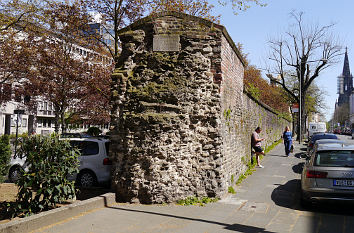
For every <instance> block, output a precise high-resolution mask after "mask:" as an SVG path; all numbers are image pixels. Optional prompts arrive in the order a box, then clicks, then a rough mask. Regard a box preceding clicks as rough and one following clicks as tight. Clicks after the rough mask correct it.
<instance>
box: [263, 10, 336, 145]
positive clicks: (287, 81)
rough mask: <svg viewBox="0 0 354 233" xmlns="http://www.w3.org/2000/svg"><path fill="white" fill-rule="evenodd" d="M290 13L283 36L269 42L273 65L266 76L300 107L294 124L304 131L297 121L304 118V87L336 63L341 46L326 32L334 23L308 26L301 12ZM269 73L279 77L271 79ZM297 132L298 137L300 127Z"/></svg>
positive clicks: (302, 120)
mask: <svg viewBox="0 0 354 233" xmlns="http://www.w3.org/2000/svg"><path fill="white" fill-rule="evenodd" d="M291 16H292V18H293V19H294V20H295V24H294V25H292V28H291V29H290V30H289V31H287V32H286V33H285V36H284V37H282V38H280V39H278V40H271V41H270V42H269V43H270V60H271V61H272V62H273V66H272V67H273V68H272V69H269V70H268V72H269V74H268V75H267V76H268V78H270V79H271V80H272V81H274V82H276V83H278V84H279V85H280V86H281V87H282V88H283V89H284V90H285V91H286V92H287V93H288V94H289V95H290V96H291V98H292V99H294V100H295V102H297V103H300V105H301V106H302V108H301V111H300V117H299V122H298V124H299V125H302V127H301V131H302V132H304V124H301V123H302V122H304V120H305V111H304V109H305V108H304V106H305V99H306V96H307V95H308V90H309V88H310V86H311V84H312V83H313V82H314V80H315V79H316V78H318V77H319V75H320V73H322V71H323V70H325V69H326V68H328V67H329V66H331V65H333V64H334V63H336V62H338V60H337V58H338V56H339V55H341V46H339V45H338V43H337V42H336V41H335V39H334V37H333V36H332V35H331V33H330V29H331V28H332V27H333V26H334V25H325V26H317V25H314V26H308V25H306V24H305V23H304V21H303V13H295V12H293V13H292V14H291ZM273 75H275V76H276V77H277V76H279V77H280V79H279V80H277V79H275V78H274V76H273ZM291 77H295V78H296V80H297V84H298V85H297V86H296V88H294V86H291ZM297 135H298V137H300V138H299V140H301V136H300V128H299V129H298V132H297Z"/></svg>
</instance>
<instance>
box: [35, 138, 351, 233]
mask: <svg viewBox="0 0 354 233" xmlns="http://www.w3.org/2000/svg"><path fill="white" fill-rule="evenodd" d="M304 149H305V147H304V146H301V147H300V146H299V145H298V144H296V143H295V151H294V154H292V155H291V156H290V157H285V155H284V154H285V152H284V148H283V145H282V144H280V145H278V146H277V147H276V148H275V149H273V150H272V151H271V152H269V153H268V154H267V155H266V156H265V157H264V159H263V161H262V163H263V165H264V168H257V169H256V171H255V172H254V173H253V174H252V175H251V176H249V177H247V179H245V180H244V181H243V182H242V184H241V185H240V186H238V187H237V189H236V194H233V195H228V196H227V197H225V198H224V199H222V200H220V201H218V202H217V203H213V204H208V205H206V206H205V207H199V206H177V205H136V204H134V205H131V204H118V203H115V204H113V205H110V206H108V207H106V208H98V209H95V210H91V211H87V212H83V213H81V214H79V215H77V216H75V217H73V218H68V219H66V220H64V221H61V222H58V223H55V224H52V225H49V226H46V227H42V228H40V229H37V230H35V231H34V232H53V233H57V232H95V233H99V232H102V233H103V232H105V233H109V232H122V233H135V232H139V233H140V232H181V233H182V232H183V233H187V232H191V233H192V232H193V233H195V232H196V233H198V232H217V233H219V232H245V233H256V232H262V233H272V232H299V233H307V232H311V233H312V232H332V233H333V232H351V229H352V227H353V226H352V225H354V217H353V216H351V215H347V214H343V213H331V210H329V211H328V210H321V211H319V212H316V211H317V210H316V211H315V210H311V211H305V210H303V209H301V207H300V205H299V191H300V173H301V168H302V165H303V163H304V162H305V159H304V158H301V154H302V153H303V152H304Z"/></svg>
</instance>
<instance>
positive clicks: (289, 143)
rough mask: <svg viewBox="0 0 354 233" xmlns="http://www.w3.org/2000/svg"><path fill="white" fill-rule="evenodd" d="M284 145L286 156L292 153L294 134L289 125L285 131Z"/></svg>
mask: <svg viewBox="0 0 354 233" xmlns="http://www.w3.org/2000/svg"><path fill="white" fill-rule="evenodd" d="M283 140H284V147H285V154H286V156H289V155H290V151H291V146H292V144H293V134H292V132H291V131H290V129H289V127H288V126H286V127H285V130H284V133H283Z"/></svg>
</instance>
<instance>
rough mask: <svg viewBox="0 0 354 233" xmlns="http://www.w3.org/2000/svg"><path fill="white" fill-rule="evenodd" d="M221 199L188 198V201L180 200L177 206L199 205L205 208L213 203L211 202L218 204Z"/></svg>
mask: <svg viewBox="0 0 354 233" xmlns="http://www.w3.org/2000/svg"><path fill="white" fill-rule="evenodd" d="M218 200H219V199H218V198H210V197H187V198H186V199H182V200H178V201H177V204H178V205H183V206H187V205H199V206H205V204H208V203H211V202H217V201H218Z"/></svg>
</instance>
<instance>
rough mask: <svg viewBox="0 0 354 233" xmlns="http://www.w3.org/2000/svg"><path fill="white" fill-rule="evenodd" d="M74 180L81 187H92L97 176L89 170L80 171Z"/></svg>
mask: <svg viewBox="0 0 354 233" xmlns="http://www.w3.org/2000/svg"><path fill="white" fill-rule="evenodd" d="M76 182H77V184H78V185H79V186H81V187H86V188H87V187H93V186H95V185H96V184H97V178H96V176H95V174H94V173H93V172H91V171H82V172H80V173H79V175H78V177H77V179H76Z"/></svg>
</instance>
